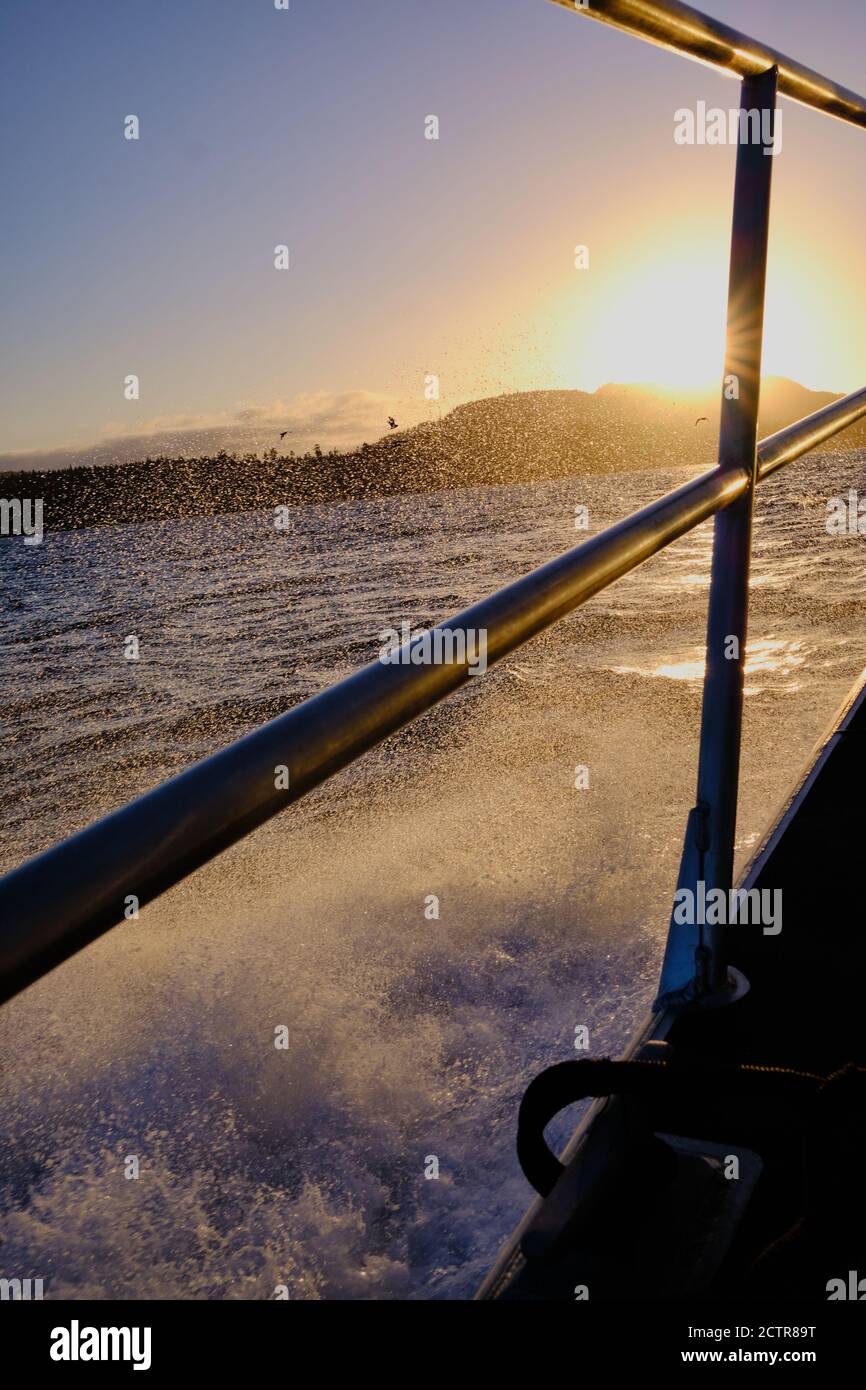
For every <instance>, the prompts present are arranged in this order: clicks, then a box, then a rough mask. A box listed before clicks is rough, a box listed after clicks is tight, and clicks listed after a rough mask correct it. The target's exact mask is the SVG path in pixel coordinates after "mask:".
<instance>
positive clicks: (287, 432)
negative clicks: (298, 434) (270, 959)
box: [280, 430, 291, 439]
mask: <svg viewBox="0 0 866 1390" xmlns="http://www.w3.org/2000/svg"><path fill="white" fill-rule="evenodd" d="M287 434H291V430H282V431H281V432H280V439H285V437H286V435H287Z"/></svg>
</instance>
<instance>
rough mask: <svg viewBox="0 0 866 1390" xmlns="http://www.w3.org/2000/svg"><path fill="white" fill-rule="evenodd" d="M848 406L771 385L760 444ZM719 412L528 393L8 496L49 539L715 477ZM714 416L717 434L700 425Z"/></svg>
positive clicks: (861, 441) (8, 485) (695, 404)
mask: <svg viewBox="0 0 866 1390" xmlns="http://www.w3.org/2000/svg"><path fill="white" fill-rule="evenodd" d="M837 399H838V396H835V395H832V394H829V393H826V392H816V391H809V390H807V389H806V388H805V387H804V386H800V385H798V384H797V383H796V382H793V381H787V380H785V379H784V378H781V377H770V378H767V379H766V380H765V382H764V386H763V398H762V409H761V421H760V434H761V435H762V436H764V435H768V434H772V433H774V432H775V431H776V430H778V429H781V428H782V427H783V426H784V425H788V424H791V423H792V422H793V421H794V420H797V419H800V418H801V417H802V416H804V415H808V414H810V413H811V412H812V411H815V410H818V409H820V408H821V406H823V405H827V404H829V403H830V402H831V401H833V400H837ZM719 409H720V407H719V400H718V395H717V393H715V392H714V393H713V396H712V398H711V399H710V398H701V397H695V396H694V395H687V394H684V395H682V396H680V397H678V396H677V393H676V392H671V393H665V392H661V391H659V390H657V389H653V388H644V387H638V386H616V385H610V386H603V387H601V389H600V390H598V391H596V392H595V393H594V394H593V395H590V394H587V393H586V392H583V391H527V392H518V393H516V394H514V395H507V396H495V397H490V398H488V399H486V400H480V401H472V402H469V403H468V404H466V405H460V406H457V407H456V408H455V409H454V410H452V411H451V412H450V413H449V414H448V415H446V416H445V417H444V419H442V420H441V421H436V422H428V423H425V424H421V425H416V426H414V427H413V428H411V429H407V430H402V431H398V432H397V433H395V434H391V435H389V436H386V437H385V438H383V439H380V440H379V441H378V442H377V443H375V444H364V445H362V446H361V447H360V448H358V449H354V450H351V451H349V452H338V451H336V450H332V451H331V452H330V453H322V452H321V451H320V450H318V449H317V450H315V451H314V452H312V453H309V454H304V455H303V456H300V457H295V456H294V455H293V454H288V455H280V454H278V453H277V451H276V449H271V450H270V451H269V452H268V453H267V454H266V455H265V456H264V457H259V456H258V455H256V454H244V455H236V454H228V453H220V454H217V455H216V456H215V457H214V458H189V459H184V458H147V459H144V460H143V461H142V462H140V463H132V464H103V465H100V466H98V467H97V466H90V467H74V468H66V469H55V470H44V471H37V472H15V473H5V474H3V476H2V481H0V491H2V493H3V495H4V496H6V497H42V498H43V499H44V502H45V526H46V528H47V529H49V530H66V529H73V528H78V527H83V526H110V525H117V524H120V523H126V522H142V521H160V520H164V519H167V518H169V517H180V516H202V515H213V514H215V513H220V512H236V511H251V510H258V509H261V508H268V507H275V506H278V505H281V504H285V505H297V504H300V503H310V502H319V503H328V502H334V501H339V500H343V499H349V498H361V497H382V496H388V495H391V494H395V493H408V492H429V491H435V490H438V489H441V488H449V487H470V486H478V485H483V484H496V483H522V482H529V481H531V480H533V479H540V478H562V477H570V476H580V475H581V474H584V473H610V472H623V471H626V470H630V469H647V468H659V469H663V468H665V469H666V468H676V467H680V466H682V467H700V466H703V467H710V466H711V465H712V464H713V463H714V462H715V457H716V447H717V442H718V421H719ZM702 415H706V416H708V417H709V418H708V421H707V423H703V424H700V425H698V426H696V425H695V420H696V418H697V417H699V416H702ZM829 447H831V448H837V449H860V448H864V447H866V424H864V423H862V422H861V423H859V424H857V425H854V426H852V427H851V428H850V429H849V430H847V431H845V433H844V434H842V435H840V436H837V438H836V439H835V440H833V441H832V443H831V445H830V446H829Z"/></svg>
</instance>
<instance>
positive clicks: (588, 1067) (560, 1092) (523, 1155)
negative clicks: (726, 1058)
mask: <svg viewBox="0 0 866 1390" xmlns="http://www.w3.org/2000/svg"><path fill="white" fill-rule="evenodd" d="M846 1070H847V1069H846ZM850 1070H853V1071H854V1072H855V1073H858V1069H857V1068H851V1069H850ZM858 1074H859V1075H863V1073H858ZM826 1084H827V1081H826V1080H825V1078H824V1077H821V1076H814V1075H810V1074H809V1073H808V1072H796V1071H791V1070H790V1069H788V1068H786V1067H760V1066H751V1065H726V1066H720V1065H719V1064H718V1063H715V1062H708V1063H703V1062H700V1061H694V1062H679V1061H673V1062H661V1061H658V1062H656V1061H646V1062H612V1061H610V1060H609V1059H608V1058H599V1059H598V1060H590V1059H584V1060H582V1061H569V1062H558V1063H557V1064H556V1065H555V1066H552V1067H548V1068H547V1069H546V1071H543V1072H541V1073H540V1074H539V1075H538V1076H536V1077H535V1078H534V1080H532V1081H531V1082H530V1083H529V1085H528V1086H527V1088H526V1091H525V1092H524V1095H523V1099H522V1101H521V1102H520V1111H519V1114H518V1118H517V1157H518V1159H519V1161H520V1166H521V1168H522V1169H523V1172H524V1174H525V1175H526V1177H527V1178H528V1180H529V1182H530V1183H531V1184H532V1186H533V1187H534V1188H535V1190H536V1192H540V1193H541V1195H542V1197H546V1196H547V1195H548V1193H549V1192H551V1191H552V1189H553V1187H554V1186H555V1184H556V1182H557V1180H558V1179H559V1177H560V1176H561V1174H562V1173H563V1172H564V1168H563V1165H562V1164H561V1163H560V1161H559V1159H558V1158H557V1157H556V1155H555V1154H554V1153H552V1152H551V1150H550V1149H549V1148H548V1146H547V1143H546V1141H545V1138H544V1131H545V1129H546V1127H547V1126H548V1125H549V1124H550V1121H551V1120H552V1119H553V1117H554V1115H558V1114H559V1112H560V1110H564V1109H565V1107H566V1106H567V1105H574V1104H575V1102H576V1101H579V1100H586V1099H588V1098H589V1097H590V1096H594V1097H599V1096H613V1095H637V1096H643V1097H646V1098H647V1099H649V1098H651V1097H654V1098H659V1099H663V1100H664V1101H666V1102H670V1101H676V1100H678V1099H680V1098H681V1099H683V1100H687V1099H689V1100H692V1099H694V1096H695V1091H696V1089H698V1090H702V1091H705V1092H706V1093H707V1094H709V1095H741V1096H751V1097H753V1098H754V1097H757V1098H760V1097H763V1096H766V1097H770V1096H772V1097H774V1098H777V1099H778V1098H779V1097H780V1096H786V1097H787V1098H788V1099H790V1100H791V1101H792V1102H793V1103H794V1104H795V1105H797V1104H800V1105H803V1104H808V1103H809V1102H810V1101H812V1100H814V1098H815V1097H816V1095H817V1094H818V1092H819V1090H820V1089H821V1088H822V1087H823V1086H826Z"/></svg>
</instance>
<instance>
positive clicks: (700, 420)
mask: <svg viewBox="0 0 866 1390" xmlns="http://www.w3.org/2000/svg"><path fill="white" fill-rule="evenodd" d="M704 420H706V421H707V423H708V424H709V417H708V416H706V415H701V416H700V418H699V419H697V420H696V421H695V429H697V427H698V425H700V424H702V423H703V421H704Z"/></svg>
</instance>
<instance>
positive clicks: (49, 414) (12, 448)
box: [0, 0, 866, 467]
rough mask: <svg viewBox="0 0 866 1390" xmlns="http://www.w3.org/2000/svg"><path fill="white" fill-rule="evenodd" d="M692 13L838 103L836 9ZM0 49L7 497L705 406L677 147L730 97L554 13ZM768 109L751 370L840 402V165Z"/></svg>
mask: <svg viewBox="0 0 866 1390" xmlns="http://www.w3.org/2000/svg"><path fill="white" fill-rule="evenodd" d="M698 8H703V9H705V10H706V11H707V12H708V13H711V14H713V15H715V16H716V17H717V18H719V19H722V20H724V21H726V22H728V23H730V24H733V25H735V26H737V27H738V28H741V29H743V30H744V31H745V32H746V33H749V34H752V35H754V36H755V37H756V38H762V39H765V40H766V41H767V42H769V43H772V44H773V45H774V46H775V47H777V48H779V49H781V50H782V51H783V52H785V53H788V54H790V55H791V56H792V57H796V58H799V59H800V60H801V61H803V62H805V63H808V64H809V65H810V66H812V67H814V68H817V69H818V71H820V72H825V73H827V74H828V75H829V76H831V77H833V78H835V79H836V80H837V81H839V82H841V83H842V84H844V85H846V86H849V87H851V88H853V89H854V90H855V91H862V90H863V89H864V88H866V3H864V0H820V3H819V0H706V3H704V4H703V5H699V6H698ZM0 47H2V54H3V56H2V59H0V64H2V71H0V128H2V168H0V176H2V188H3V197H2V206H0V239H2V259H3V268H4V275H3V289H2V320H3V349H2V351H3V359H4V361H3V371H2V382H0V425H2V429H0V455H3V456H4V457H3V458H0V464H2V465H4V466H6V467H9V466H26V465H28V464H30V465H32V466H38V464H39V463H40V462H41V461H42V454H43V452H44V451H57V450H61V451H63V452H62V453H61V454H59V455H57V456H56V457H55V459H54V460H53V461H55V462H59V461H61V460H64V459H66V458H68V457H70V456H71V455H73V454H75V455H79V454H80V455H82V456H84V457H88V456H89V455H90V454H92V450H91V446H93V445H98V446H99V455H98V456H99V457H100V458H105V457H109V456H117V457H129V456H133V457H140V456H142V453H143V452H146V450H144V449H143V448H142V447H141V444H140V438H141V437H142V436H146V437H150V436H155V437H156V441H155V442H156V443H157V444H159V445H161V446H166V447H170V448H172V451H177V452H181V451H183V452H189V451H190V449H191V447H193V446H194V447H199V446H201V447H202V448H203V449H204V448H208V447H214V446H215V445H216V443H219V442H222V441H227V442H228V443H229V444H244V443H245V444H246V446H247V447H250V448H267V447H270V446H271V444H278V443H279V440H278V438H277V437H276V430H277V429H279V428H290V429H291V430H292V435H291V437H290V438H289V439H287V440H286V444H287V445H291V446H292V447H295V448H305V447H308V446H309V444H310V443H311V442H314V441H319V442H321V444H322V446H323V447H328V446H330V445H331V444H349V443H357V442H360V441H361V440H362V439H369V440H373V439H376V438H378V437H379V436H380V435H381V434H383V433H385V432H386V428H387V417H388V415H389V414H394V415H395V416H396V417H397V419H398V421H399V423H400V424H410V423H414V422H415V421H417V420H420V419H424V418H430V417H435V416H436V415H437V414H438V413H439V411H440V410H441V412H442V413H444V412H445V411H447V410H449V409H450V408H451V407H452V406H453V405H455V404H457V403H458V402H460V401H462V400H466V399H472V398H476V397H479V396H485V395H494V394H497V393H499V392H502V391H513V390H524V389H535V388H540V387H579V388H581V389H584V390H594V389H596V388H597V387H598V386H599V385H601V384H602V383H604V382H607V381H660V382H662V383H663V384H665V385H668V386H670V387H671V388H672V389H675V388H677V387H680V388H684V387H687V386H690V385H698V384H700V383H701V382H710V381H713V380H715V379H717V378H718V377H719V376H720V373H721V365H722V354H723V347H724V330H723V323H724V299H725V286H726V277H727V261H728V240H729V234H730V205H731V193H732V182H733V167H734V154H735V152H734V150H733V149H732V148H730V147H721V148H715V147H707V146H703V147H701V146H695V147H682V146H678V145H676V144H675V143H674V139H673V130H674V112H675V111H676V110H677V108H680V107H692V108H693V107H694V106H695V105H696V103H697V102H698V101H699V100H700V99H703V100H705V101H707V102H708V103H709V104H710V105H711V106H722V107H725V108H728V107H730V106H732V105H736V102H737V84H736V82H734V81H733V80H731V79H726V78H725V77H723V76H721V75H719V74H716V73H714V72H712V71H710V70H708V69H706V68H704V67H701V66H699V65H698V64H695V63H691V62H688V61H686V60H685V59H682V58H678V57H676V56H674V55H671V54H667V53H664V52H662V51H660V50H658V49H655V48H652V47H650V46H649V45H647V44H645V43H641V42H639V41H638V40H636V39H633V38H630V37H628V36H626V35H623V34H619V33H617V32H615V31H613V30H611V29H608V28H606V27H604V26H602V25H600V24H597V23H595V22H592V21H590V20H587V19H586V18H584V17H581V16H579V15H572V14H569V13H568V12H567V11H566V10H564V9H561V8H559V7H557V6H554V5H552V4H550V3H548V0H436V3H435V4H432V3H429V0H291V8H290V10H289V11H288V12H287V13H286V12H278V11H276V10H275V9H274V7H273V0H123V3H118V2H117V0H75V3H69V0H41V3H39V4H34V3H32V0H4V4H3V7H2V16H0ZM780 105H781V108H782V109H783V111H784V147H783V151H782V154H781V155H780V156H779V157H778V158H777V159H776V162H775V169H774V206H773V221H772V239H771V248H770V270H769V282H768V301H767V333H766V347H765V361H764V367H765V371H766V372H767V373H773V374H779V375H784V376H790V377H793V378H795V379H796V380H799V381H802V382H803V383H804V384H805V385H807V386H811V387H814V388H820V389H827V390H836V391H847V390H853V389H855V388H857V387H860V386H863V385H864V384H866V275H864V270H866V252H864V241H866V238H864V230H863V229H864V226H866V132H864V131H862V130H858V129H856V128H854V127H851V126H846V125H843V124H842V123H840V122H837V121H833V120H829V119H827V118H826V117H821V116H819V115H817V114H815V113H812V112H809V111H805V110H803V109H801V108H799V107H797V106H795V105H793V104H792V103H790V102H788V101H784V100H783V101H782V102H781V103H780ZM129 113H134V114H136V115H138V116H139V118H140V121H141V139H140V140H139V141H138V142H131V141H127V140H125V139H124V138H123V121H124V117H125V116H126V115H127V114H129ZM430 114H435V115H437V116H438V117H439V120H440V139H439V140H438V141H428V140H426V139H425V138H424V121H425V117H426V116H428V115H430ZM278 243H287V244H288V245H289V247H290V248H291V257H292V267H291V269H290V270H289V271H288V272H285V273H283V272H279V271H277V270H275V269H274V267H273V248H274V246H275V245H277V244H278ZM577 243H585V244H587V245H588V246H589V248H590V270H589V271H577V270H575V268H574V247H575V245H576V244H577ZM428 372H433V373H436V374H437V375H438V376H439V378H440V382H441V400H440V401H439V403H438V404H437V405H434V404H432V403H431V402H429V401H426V400H425V399H424V378H425V374H426V373H428ZM128 373H136V374H137V375H138V376H139V377H140V380H141V399H140V400H139V401H138V402H128V401H126V400H124V397H123V380H124V377H125V376H126V375H127V374H128ZM130 436H131V437H132V441H130V439H129V437H130ZM29 451H36V452H35V453H34V454H33V456H32V457H31V456H30V455H29ZM153 451H154V452H156V451H157V449H156V448H154V450H153Z"/></svg>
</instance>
